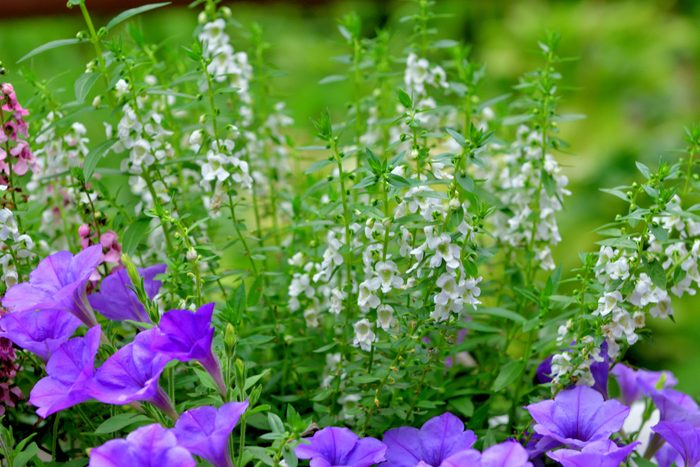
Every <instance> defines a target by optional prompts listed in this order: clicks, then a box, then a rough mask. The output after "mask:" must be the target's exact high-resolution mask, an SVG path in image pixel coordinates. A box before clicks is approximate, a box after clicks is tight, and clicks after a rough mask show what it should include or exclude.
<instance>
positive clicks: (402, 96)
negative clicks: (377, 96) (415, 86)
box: [398, 89, 413, 109]
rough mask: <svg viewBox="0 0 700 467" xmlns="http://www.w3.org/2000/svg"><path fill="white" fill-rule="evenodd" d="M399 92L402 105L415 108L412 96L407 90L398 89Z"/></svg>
mask: <svg viewBox="0 0 700 467" xmlns="http://www.w3.org/2000/svg"><path fill="white" fill-rule="evenodd" d="M398 94H399V102H401V105H403V106H404V107H406V108H407V109H412V108H413V101H412V100H411V96H409V95H408V94H407V93H406V91H404V90H403V89H399V90H398Z"/></svg>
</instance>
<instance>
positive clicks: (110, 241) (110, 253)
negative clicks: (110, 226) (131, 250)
mask: <svg viewBox="0 0 700 467" xmlns="http://www.w3.org/2000/svg"><path fill="white" fill-rule="evenodd" d="M100 245H102V251H103V253H104V255H105V262H107V263H114V264H119V263H121V257H122V246H121V245H120V244H119V237H117V234H116V233H114V232H112V231H111V230H109V231H107V232H105V233H103V234H102V236H100Z"/></svg>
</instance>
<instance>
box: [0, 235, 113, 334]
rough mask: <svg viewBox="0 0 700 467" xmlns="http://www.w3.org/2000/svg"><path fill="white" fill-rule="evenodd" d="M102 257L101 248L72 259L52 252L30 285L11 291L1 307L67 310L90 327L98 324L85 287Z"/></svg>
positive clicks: (68, 253)
mask: <svg viewBox="0 0 700 467" xmlns="http://www.w3.org/2000/svg"><path fill="white" fill-rule="evenodd" d="M102 258H103V255H102V247H101V246H100V245H94V246H91V247H89V248H86V249H85V250H83V251H81V252H80V253H78V254H77V255H75V256H73V255H72V254H71V253H70V252H69V251H59V252H58V253H54V254H53V255H51V256H48V257H46V258H44V259H43V260H42V261H41V262H40V263H39V265H38V266H37V267H36V269H35V270H34V271H32V272H31V274H30V275H29V282H22V283H21V284H17V285H15V286H14V287H12V288H10V289H9V290H8V291H7V293H6V294H5V297H4V298H3V299H2V305H3V306H4V307H5V308H7V309H8V310H10V311H12V312H18V311H29V310H31V311H35V310H40V311H47V310H61V311H66V312H69V313H72V314H73V315H75V317H76V318H78V319H79V320H80V321H82V322H83V323H84V324H85V325H86V326H88V327H92V326H94V325H96V324H97V321H96V319H95V313H94V311H93V310H92V308H91V307H90V304H89V303H88V300H87V294H86V290H85V288H86V286H87V283H88V280H89V279H90V276H91V275H92V273H94V272H95V270H96V268H97V266H99V264H100V263H101V262H102Z"/></svg>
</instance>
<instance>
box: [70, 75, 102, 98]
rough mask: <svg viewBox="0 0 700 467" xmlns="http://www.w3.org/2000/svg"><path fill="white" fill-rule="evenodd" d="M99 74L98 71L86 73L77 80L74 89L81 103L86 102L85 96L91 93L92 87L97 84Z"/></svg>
mask: <svg viewBox="0 0 700 467" xmlns="http://www.w3.org/2000/svg"><path fill="white" fill-rule="evenodd" d="M99 76H100V75H99V74H98V73H84V74H83V75H82V76H81V77H80V78H78V79H77V80H76V81H75V85H74V87H73V89H74V90H75V100H76V101H78V103H79V104H82V103H83V102H85V98H86V97H87V96H88V94H90V89H92V87H93V86H94V85H95V82H96V81H97V78H98V77H99Z"/></svg>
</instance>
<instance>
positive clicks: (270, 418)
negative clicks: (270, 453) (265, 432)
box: [267, 412, 284, 433]
mask: <svg viewBox="0 0 700 467" xmlns="http://www.w3.org/2000/svg"><path fill="white" fill-rule="evenodd" d="M267 422H268V423H269V424H270V430H272V431H273V432H274V433H284V423H282V419H281V418H279V417H278V416H277V415H275V414H274V413H272V412H268V413H267Z"/></svg>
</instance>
